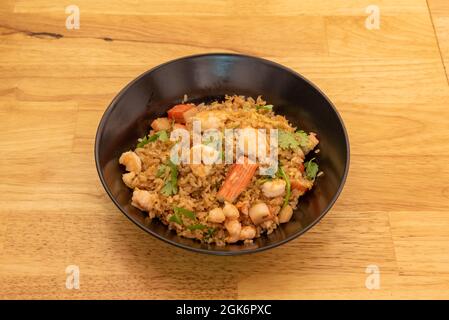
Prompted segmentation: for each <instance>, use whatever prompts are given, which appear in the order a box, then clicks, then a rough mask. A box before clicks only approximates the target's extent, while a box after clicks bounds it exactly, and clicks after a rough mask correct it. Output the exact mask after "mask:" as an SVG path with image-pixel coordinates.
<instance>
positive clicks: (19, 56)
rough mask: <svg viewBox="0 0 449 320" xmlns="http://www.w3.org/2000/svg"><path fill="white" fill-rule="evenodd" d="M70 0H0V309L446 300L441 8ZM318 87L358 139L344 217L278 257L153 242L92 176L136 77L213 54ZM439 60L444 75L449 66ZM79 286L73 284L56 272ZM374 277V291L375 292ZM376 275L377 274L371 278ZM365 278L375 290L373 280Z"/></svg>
mask: <svg viewBox="0 0 449 320" xmlns="http://www.w3.org/2000/svg"><path fill="white" fill-rule="evenodd" d="M375 2H376V4H377V5H378V7H379V9H380V29H372V30H369V29H367V28H366V26H365V20H366V18H367V16H368V15H369V13H367V12H366V11H365V10H366V8H367V6H369V5H370V4H372V3H373V1H372V0H360V1H356V0H351V1H347V0H340V1H335V0H325V1H319V2H318V1H312V0H310V1H296V0H281V1H270V0H267V1H237V0H235V1H233V0H218V1H207V0H186V1H146V2H144V1H133V0H108V1H89V0H77V1H76V5H78V7H79V9H80V28H79V29H78V30H68V29H66V27H65V20H66V17H67V16H68V14H66V13H65V6H66V5H67V2H66V1H50V0H36V1H25V0H2V2H1V4H0V21H1V22H0V77H1V79H2V81H1V82H0V149H1V154H2V155H1V157H0V203H1V205H0V298H64V299H72V298H73V299H79V298H108V299H109V298H148V299H171V298H192V299H196V298H240V299H248V298H261V299H274V298H361V299H372V298H387V299H390V298H446V299H447V298H449V214H448V212H449V211H448V210H449V184H448V181H449V148H448V142H449V108H448V106H449V85H448V76H449V75H448V74H447V71H449V2H448V1H446V0H438V1H437V0H429V1H428V3H427V2H426V1H423V0H378V1H375ZM217 51H218V52H236V53H244V54H251V55H257V56H261V57H264V58H268V59H271V60H274V61H276V62H279V63H281V64H284V65H286V66H288V67H291V68H293V69H295V70H297V71H298V72H300V73H302V74H303V75H304V76H306V77H307V78H309V79H310V80H312V81H313V82H314V83H316V84H317V85H318V86H319V87H320V88H321V89H322V90H323V91H324V92H326V94H327V95H328V96H329V97H330V99H331V100H332V101H333V102H334V103H335V105H336V106H337V108H338V110H339V112H340V113H341V115H342V117H343V119H344V121H345V124H346V126H347V129H348V132H349V137H350V142H351V151H352V158H351V167H350V172H349V176H348V180H347V183H346V186H345V188H344V190H343V193H342V194H341V196H340V198H339V199H338V201H337V203H336V205H335V206H334V207H333V208H332V210H331V211H330V212H329V213H328V214H327V216H326V217H325V218H324V219H323V220H322V221H321V222H320V223H319V224H318V225H316V226H315V227H314V228H313V229H312V230H310V231H309V232H307V233H306V234H305V235H303V236H301V237H300V238H298V239H296V240H294V241H291V242H289V243H288V244H286V245H283V246H281V247H278V248H276V249H273V250H269V251H266V252H262V253H258V254H254V255H245V256H238V257H216V256H207V255H200V254H196V253H192V252H187V251H184V250H181V249H178V248H174V247H172V246H169V245H167V244H165V243H162V242H161V241H159V240H157V239H155V238H153V237H151V236H150V235H148V234H146V233H145V232H143V231H142V230H140V229H139V228H138V227H136V226H135V225H134V224H132V223H131V222H129V221H128V220H127V219H126V217H124V216H123V214H121V213H120V212H119V210H118V209H116V208H115V207H114V205H113V204H112V202H111V201H110V200H109V198H108V197H107V195H106V194H105V192H104V190H103V188H102V186H101V184H100V181H99V179H98V176H97V173H96V170H95V165H94V157H93V143H94V135H95V132H96V128H97V125H98V122H99V120H100V117H101V116H102V113H103V112H104V110H105V108H106V106H107V105H108V104H109V102H110V101H111V100H112V98H113V97H114V96H115V95H116V94H117V92H118V91H119V90H120V89H121V88H123V87H124V86H125V85H126V84H127V83H128V82H129V81H131V80H132V79H133V78H135V77H136V76H137V75H139V74H140V73H142V72H144V71H145V70H147V69H149V68H151V67H152V66H155V65H158V64H160V63H162V62H165V61H168V60H170V59H174V58H177V57H180V56H186V55H191V54H197V53H205V52H217ZM445 64H446V68H445ZM68 265H76V266H78V267H79V270H80V288H79V289H78V290H76V289H73V290H70V289H67V288H66V285H65V284H66V277H67V275H66V267H67V266H68ZM369 265H375V266H377V268H378V270H379V274H378V275H379V276H380V277H379V278H378V279H379V280H380V282H379V284H380V286H379V287H376V288H372V287H370V286H368V287H369V288H371V289H368V287H367V286H366V280H367V279H368V280H370V279H373V278H372V277H374V276H372V275H371V276H370V273H366V271H367V267H368V266H369ZM369 270H374V269H369ZM368 277H370V278H368Z"/></svg>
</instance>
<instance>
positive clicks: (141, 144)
mask: <svg viewBox="0 0 449 320" xmlns="http://www.w3.org/2000/svg"><path fill="white" fill-rule="evenodd" d="M148 142H150V141H149V140H148V136H144V137H143V138H141V139H140V140H139V143H137V146H136V148H142V147H143V146H144V145H146V144H147V143H148Z"/></svg>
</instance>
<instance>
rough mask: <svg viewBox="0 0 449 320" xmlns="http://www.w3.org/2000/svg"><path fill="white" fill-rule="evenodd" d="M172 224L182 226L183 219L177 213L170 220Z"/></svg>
mask: <svg viewBox="0 0 449 320" xmlns="http://www.w3.org/2000/svg"><path fill="white" fill-rule="evenodd" d="M168 221H170V222H175V223H177V224H182V220H181V217H180V216H179V214H177V213H176V212H175V213H173V215H172V216H171V217H170V218H169V219H168Z"/></svg>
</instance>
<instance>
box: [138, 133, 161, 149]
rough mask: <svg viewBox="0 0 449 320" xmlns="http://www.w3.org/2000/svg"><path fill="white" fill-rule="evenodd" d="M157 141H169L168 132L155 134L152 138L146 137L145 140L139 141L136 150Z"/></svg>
mask: <svg viewBox="0 0 449 320" xmlns="http://www.w3.org/2000/svg"><path fill="white" fill-rule="evenodd" d="M156 140H161V141H167V140H168V134H167V131H165V130H161V131H158V132H156V133H155V134H152V135H151V136H148V135H146V136H144V137H143V138H141V139H139V143H138V144H137V146H136V148H142V147H143V146H144V145H146V144H148V143H150V142H154V141H156Z"/></svg>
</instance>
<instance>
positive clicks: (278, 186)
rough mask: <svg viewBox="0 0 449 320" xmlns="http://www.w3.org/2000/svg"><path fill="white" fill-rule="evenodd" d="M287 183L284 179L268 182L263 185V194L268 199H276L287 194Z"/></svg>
mask: <svg viewBox="0 0 449 320" xmlns="http://www.w3.org/2000/svg"><path fill="white" fill-rule="evenodd" d="M285 186H286V183H285V181H284V180H282V179H275V180H271V181H267V182H265V183H264V184H263V185H262V187H261V188H262V192H263V194H264V195H265V197H267V198H275V197H279V196H281V195H283V194H284V193H285Z"/></svg>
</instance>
